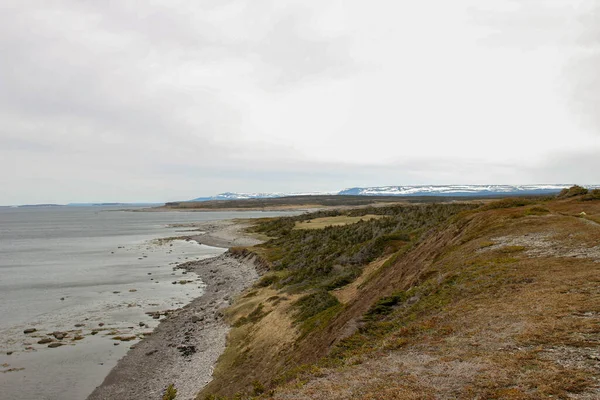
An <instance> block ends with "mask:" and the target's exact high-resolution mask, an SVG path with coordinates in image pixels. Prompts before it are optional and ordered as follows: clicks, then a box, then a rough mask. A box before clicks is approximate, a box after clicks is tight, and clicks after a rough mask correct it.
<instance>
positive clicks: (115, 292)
mask: <svg viewBox="0 0 600 400" xmlns="http://www.w3.org/2000/svg"><path fill="white" fill-rule="evenodd" d="M119 293H121V292H119V291H117V290H115V291H114V292H113V294H119Z"/></svg>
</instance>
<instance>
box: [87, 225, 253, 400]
mask: <svg viewBox="0 0 600 400" xmlns="http://www.w3.org/2000/svg"><path fill="white" fill-rule="evenodd" d="M247 225H248V223H247V222H245V221H235V220H223V221H211V222H206V223H199V224H194V227H195V228H196V227H197V228H199V229H203V230H204V231H205V233H203V234H198V235H190V236H189V238H190V239H192V240H195V241H197V242H198V243H201V244H204V245H207V246H213V247H224V248H229V247H233V246H251V245H254V244H258V243H260V240H259V239H257V238H253V237H249V236H247V235H245V234H244V233H243V232H242V229H243V228H245V227H246V226H247ZM189 226H190V227H191V224H190V225H189ZM176 268H178V269H184V270H186V271H189V272H194V273H195V274H197V275H198V276H199V277H200V279H201V280H202V281H203V282H204V284H205V285H206V287H205V291H204V293H203V294H202V295H201V296H199V297H197V298H195V299H194V300H192V301H191V302H190V303H189V304H187V305H186V306H184V307H183V308H181V309H178V310H176V311H173V312H172V313H170V315H169V316H168V317H167V318H165V319H163V320H161V322H160V324H159V325H158V326H157V327H156V328H155V329H154V331H153V332H152V335H150V336H148V337H145V338H144V339H142V340H141V341H140V342H138V343H137V344H136V345H135V346H132V348H131V349H130V350H129V351H128V353H127V354H126V355H125V356H124V357H123V358H122V359H120V360H119V361H118V363H117V365H116V366H115V367H114V368H113V369H112V370H111V371H110V373H109V374H108V375H107V376H106V377H105V379H104V381H103V382H102V384H101V385H100V386H98V387H96V389H95V390H94V391H93V392H92V393H91V394H90V395H89V396H88V398H87V399H88V400H108V399H111V400H112V399H115V398H127V399H131V400H136V399H140V400H142V399H149V398H160V397H161V396H162V394H163V392H164V390H165V388H166V387H167V386H168V385H170V384H174V385H175V387H176V389H177V390H178V394H177V398H178V399H194V398H195V397H196V394H197V393H198V392H199V391H200V390H201V389H202V388H203V387H204V386H205V385H206V384H207V383H208V382H210V380H211V379H212V372H213V368H214V366H215V364H216V362H217V360H218V358H219V357H220V355H221V354H222V353H223V351H224V350H225V345H226V340H227V334H228V332H229V330H230V327H229V325H228V324H227V323H226V322H225V321H224V319H223V312H222V310H223V309H225V308H227V307H228V306H229V305H230V304H231V303H232V302H233V300H234V299H235V297H236V296H238V295H239V294H240V293H242V291H243V290H244V289H246V288H248V287H249V286H251V285H252V284H253V283H254V282H255V281H256V280H257V279H258V278H259V274H258V271H257V268H256V266H255V264H254V260H253V257H244V258H241V257H239V256H234V255H233V254H231V253H229V252H226V253H224V254H222V255H220V256H217V257H213V258H209V259H204V260H199V261H190V262H186V263H182V264H179V265H177V267H176Z"/></svg>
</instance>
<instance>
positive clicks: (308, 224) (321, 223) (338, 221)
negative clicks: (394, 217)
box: [294, 214, 382, 229]
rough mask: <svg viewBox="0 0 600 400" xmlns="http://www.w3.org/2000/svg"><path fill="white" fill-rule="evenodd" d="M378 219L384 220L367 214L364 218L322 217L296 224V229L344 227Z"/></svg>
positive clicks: (345, 216) (344, 216)
mask: <svg viewBox="0 0 600 400" xmlns="http://www.w3.org/2000/svg"><path fill="white" fill-rule="evenodd" d="M377 218H382V216H381V215H373V214H367V215H362V216H349V215H338V216H335V217H322V218H315V219H309V220H306V221H299V222H296V225H295V226H294V229H323V228H326V227H328V226H344V225H348V224H355V223H357V222H360V221H369V220H372V219H377Z"/></svg>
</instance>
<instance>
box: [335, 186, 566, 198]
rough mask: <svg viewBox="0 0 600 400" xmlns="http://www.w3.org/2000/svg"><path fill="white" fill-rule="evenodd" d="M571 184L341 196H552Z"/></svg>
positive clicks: (398, 189) (379, 190)
mask: <svg viewBox="0 0 600 400" xmlns="http://www.w3.org/2000/svg"><path fill="white" fill-rule="evenodd" d="M570 186H572V185H570V184H552V185H419V186H378V187H366V188H359V187H356V188H350V189H344V190H342V191H340V192H339V194H340V195H354V196H497V195H517V194H523V195H527V194H530V195H535V194H550V193H555V192H559V191H560V190H562V189H564V188H568V187H570Z"/></svg>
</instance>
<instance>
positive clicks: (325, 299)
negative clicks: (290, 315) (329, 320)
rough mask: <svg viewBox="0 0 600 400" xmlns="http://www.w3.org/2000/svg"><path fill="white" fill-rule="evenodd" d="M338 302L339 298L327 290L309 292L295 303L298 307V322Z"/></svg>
mask: <svg viewBox="0 0 600 400" xmlns="http://www.w3.org/2000/svg"><path fill="white" fill-rule="evenodd" d="M338 304H340V302H339V301H338V299H337V298H336V297H335V296H333V295H331V294H330V293H329V292H326V291H325V290H322V291H318V292H315V293H311V294H307V295H306V296H303V297H301V298H300V299H298V300H297V301H296V302H295V303H294V307H296V308H297V311H296V313H295V318H296V322H301V321H304V320H307V319H309V318H310V317H313V316H315V315H317V314H319V313H321V312H323V311H325V310H327V309H329V308H331V307H334V306H337V305H338Z"/></svg>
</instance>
